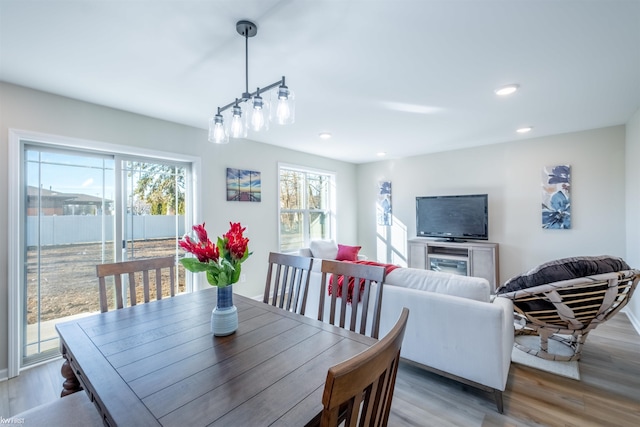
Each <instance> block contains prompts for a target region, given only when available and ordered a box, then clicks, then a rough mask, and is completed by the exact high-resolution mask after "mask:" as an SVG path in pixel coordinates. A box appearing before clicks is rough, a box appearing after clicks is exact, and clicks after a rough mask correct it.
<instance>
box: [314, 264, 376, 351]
mask: <svg viewBox="0 0 640 427" xmlns="http://www.w3.org/2000/svg"><path fill="white" fill-rule="evenodd" d="M321 271H322V282H321V286H320V288H321V289H320V303H319V307H318V320H322V321H325V320H324V315H325V307H324V306H325V295H326V294H328V291H327V289H328V287H330V288H331V294H330V298H329V323H331V324H332V325H336V326H340V327H341V328H345V329H349V330H351V331H355V332H358V333H360V334H362V335H368V336H371V337H373V338H378V332H379V330H380V309H381V307H382V289H383V285H384V280H385V277H386V270H385V268H384V267H380V266H376V265H364V264H352V263H349V262H341V261H330V260H322V267H321ZM340 282H342V286H340V285H339V283H340ZM372 282H376V283H377V285H376V286H375V287H373V286H372ZM358 284H359V286H358ZM341 288H342V289H341ZM349 288H352V292H347V289H349ZM358 288H360V292H358ZM372 289H375V292H374V294H373V295H372V292H371V290H372ZM347 294H349V295H348V296H347V297H345V296H346V295H347ZM372 300H373V301H372ZM371 303H373V313H372V319H371V329H370V331H369V332H368V333H367V330H366V328H367V321H368V315H369V314H368V312H369V305H370V304H371ZM347 304H349V305H350V311H351V314H350V316H349V319H348V320H349V323H348V325H347ZM338 307H339V308H340V316H339V317H337V316H336V312H337V311H338ZM358 322H359V323H360V327H359V328H358V330H357V331H356V327H357V325H358Z"/></svg>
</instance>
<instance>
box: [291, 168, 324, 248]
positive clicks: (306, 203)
mask: <svg viewBox="0 0 640 427" xmlns="http://www.w3.org/2000/svg"><path fill="white" fill-rule="evenodd" d="M279 180H280V251H281V252H294V251H296V250H298V249H300V248H302V247H305V246H309V241H311V240H315V239H332V238H335V221H334V220H335V218H334V217H335V201H334V186H335V185H334V181H335V176H334V174H332V173H329V172H323V171H317V170H309V169H303V168H298V167H293V166H280V168H279Z"/></svg>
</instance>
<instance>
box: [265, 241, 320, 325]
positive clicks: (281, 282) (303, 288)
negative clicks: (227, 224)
mask: <svg viewBox="0 0 640 427" xmlns="http://www.w3.org/2000/svg"><path fill="white" fill-rule="evenodd" d="M312 265H313V258H308V257H302V256H295V255H287V254H281V253H276V252H271V253H270V254H269V270H268V271H267V282H266V284H265V287H264V297H263V299H262V302H264V303H266V304H271V305H273V306H274V307H280V308H282V309H284V310H287V311H292V312H295V313H299V314H304V311H305V308H306V305H307V295H308V292H309V278H310V273H311V266H312Z"/></svg>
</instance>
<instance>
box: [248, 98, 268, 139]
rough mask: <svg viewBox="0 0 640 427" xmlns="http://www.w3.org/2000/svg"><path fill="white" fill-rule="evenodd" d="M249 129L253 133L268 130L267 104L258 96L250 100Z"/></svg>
mask: <svg viewBox="0 0 640 427" xmlns="http://www.w3.org/2000/svg"><path fill="white" fill-rule="evenodd" d="M250 114H251V117H250V119H249V128H250V129H251V130H252V131H253V132H260V131H262V130H268V129H269V103H268V102H267V101H265V100H264V99H263V98H262V97H261V96H260V95H259V94H258V95H256V96H254V97H253V99H252V100H251V109H250Z"/></svg>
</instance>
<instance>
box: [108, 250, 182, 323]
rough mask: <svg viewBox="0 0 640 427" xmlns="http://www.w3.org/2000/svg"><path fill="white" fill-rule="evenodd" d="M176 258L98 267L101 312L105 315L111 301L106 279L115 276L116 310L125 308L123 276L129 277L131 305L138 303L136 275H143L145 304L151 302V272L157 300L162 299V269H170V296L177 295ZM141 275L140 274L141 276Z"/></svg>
mask: <svg viewBox="0 0 640 427" xmlns="http://www.w3.org/2000/svg"><path fill="white" fill-rule="evenodd" d="M175 263H176V260H175V257H174V256H168V257H162V258H145V259H137V260H133V261H123V262H115V263H110V264H98V265H96V274H97V276H98V283H99V286H100V311H101V312H102V313H104V312H105V311H108V310H109V300H108V299H107V281H106V280H105V278H106V277H109V276H113V278H114V285H115V289H114V292H115V299H116V306H115V308H116V309H120V308H123V306H124V304H123V298H122V275H123V274H126V275H128V277H129V305H131V306H133V305H136V304H137V303H138V301H137V297H136V284H137V282H136V273H142V286H143V292H144V302H149V299H150V288H151V286H152V284H151V283H149V272H150V271H155V289H156V292H155V293H156V299H158V300H159V299H162V271H163V270H162V269H169V287H170V294H171V296H172V297H173V296H174V295H175ZM165 271H166V270H165ZM139 275H140V274H138V276H139Z"/></svg>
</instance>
